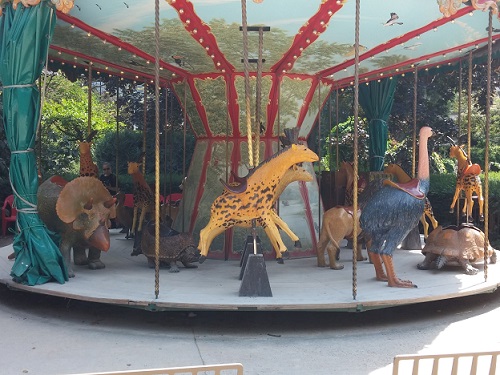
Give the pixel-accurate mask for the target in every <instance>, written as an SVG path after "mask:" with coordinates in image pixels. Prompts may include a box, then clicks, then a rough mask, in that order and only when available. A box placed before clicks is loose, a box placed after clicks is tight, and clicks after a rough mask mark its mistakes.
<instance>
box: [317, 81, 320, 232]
mask: <svg viewBox="0 0 500 375" xmlns="http://www.w3.org/2000/svg"><path fill="white" fill-rule="evenodd" d="M318 156H319V163H318V179H317V180H318V184H319V187H320V189H319V191H318V226H319V227H320V228H321V78H319V79H318Z"/></svg>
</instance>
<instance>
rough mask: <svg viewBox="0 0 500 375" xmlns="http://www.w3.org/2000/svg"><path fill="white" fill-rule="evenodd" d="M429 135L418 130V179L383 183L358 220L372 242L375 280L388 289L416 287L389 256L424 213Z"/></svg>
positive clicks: (422, 129) (424, 128) (428, 132)
mask: <svg viewBox="0 0 500 375" xmlns="http://www.w3.org/2000/svg"><path fill="white" fill-rule="evenodd" d="M432 134H433V133H432V129H431V128H430V127H427V126H425V127H422V128H421V129H420V135H419V149H418V152H419V155H418V178H417V179H412V180H411V181H410V182H408V183H406V184H396V183H394V182H392V181H390V180H385V181H384V184H383V186H382V187H381V188H380V189H379V190H378V191H376V192H375V193H374V194H373V196H372V197H370V199H369V201H368V202H366V205H365V206H364V207H363V210H362V213H361V216H360V226H361V228H362V229H363V231H364V232H365V233H366V234H368V235H369V236H370V237H371V239H372V244H371V247H370V250H369V252H368V255H369V256H370V260H371V262H372V263H373V265H374V267H375V276H376V278H377V280H381V281H387V282H388V285H389V286H391V287H399V288H412V287H416V285H414V284H413V283H412V282H411V281H409V280H401V279H399V278H398V277H397V276H396V273H395V272H394V265H393V262H392V253H393V252H394V250H396V248H397V246H398V245H399V244H400V243H401V242H402V241H403V239H404V238H405V237H406V236H407V235H408V233H409V232H410V231H411V230H412V229H413V228H414V227H415V226H417V225H418V221H419V220H420V217H421V216H422V214H423V213H424V207H425V197H426V195H427V192H428V191H429V186H430V183H429V155H428V151H427V140H428V139H429V137H431V136H432ZM382 264H384V265H385V271H386V272H387V274H386V273H385V272H384V270H383V268H382Z"/></svg>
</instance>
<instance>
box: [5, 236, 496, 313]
mask: <svg viewBox="0 0 500 375" xmlns="http://www.w3.org/2000/svg"><path fill="white" fill-rule="evenodd" d="M118 232H119V230H111V241H112V243H111V248H110V250H109V251H108V252H107V253H103V254H102V256H101V259H102V260H103V262H104V263H105V264H106V268H105V269H102V270H97V271H93V270H90V269H88V268H87V267H78V266H77V267H75V274H76V277H75V278H73V279H70V280H69V281H68V282H66V283H65V284H62V285H61V284H58V283H55V282H52V283H47V284H44V285H39V286H33V287H30V286H25V285H20V284H17V283H15V282H13V281H12V279H11V277H10V276H9V274H10V269H11V267H12V261H10V260H8V259H7V256H8V255H9V254H10V253H11V252H12V246H11V245H8V246H4V247H1V248H0V283H2V284H6V285H8V286H9V287H11V288H13V289H18V290H23V291H28V292H33V293H40V294H46V295H53V296H59V297H63V298H70V299H76V300H84V301H92V302H100V303H106V304H116V305H122V306H129V307H135V308H142V309H147V310H152V311H163V310H189V311H199V310H231V311H234V310H282V311H286V310H295V311H296V310H301V311H353V312H354V311H364V310H370V309H378V308H386V307H392V306H397V305H405V304H414V303H422V302H427V301H435V300H441V299H449V298H458V297H464V296H468V295H472V294H479V293H488V292H493V291H494V290H496V288H497V287H498V286H499V285H500V272H499V271H500V270H499V265H498V264H490V265H488V272H487V274H488V277H487V280H486V281H485V279H484V269H483V265H482V264H477V265H476V267H478V268H479V270H480V272H479V273H478V274H477V275H474V276H469V275H465V274H464V273H463V271H462V269H461V268H460V267H458V266H447V268H446V269H443V270H432V271H422V270H418V269H417V267H416V266H417V264H418V263H419V262H421V261H422V260H423V255H422V254H421V253H420V251H419V250H397V251H396V253H395V254H394V264H395V269H396V272H397V274H398V276H399V277H400V278H402V279H408V280H412V281H413V282H414V283H415V284H416V285H418V288H412V289H400V288H389V287H388V286H387V283H384V282H378V281H376V280H375V278H374V274H375V272H374V269H373V265H372V264H370V263H369V262H368V261H364V262H358V263H357V289H356V299H354V298H353V287H352V260H351V257H352V254H351V251H350V250H348V249H342V251H341V259H340V260H341V262H342V263H344V265H345V268H344V269H343V270H340V271H334V270H331V269H329V268H318V267H317V266H316V258H304V259H290V260H285V263H284V264H277V263H276V262H275V261H272V260H271V261H266V270H267V275H268V278H269V284H270V287H271V291H272V296H271V297H240V296H239V290H240V286H241V283H242V282H241V281H240V280H239V276H240V264H239V262H238V261H220V260H210V259H208V260H206V261H205V262H204V263H203V264H200V265H199V267H198V268H197V269H186V268H184V267H183V266H182V265H180V267H179V268H180V272H179V273H169V272H168V270H166V269H161V270H160V280H159V286H160V289H159V296H158V298H156V297H155V277H154V269H150V268H149V267H148V265H147V260H146V258H145V257H144V256H143V255H140V256H138V257H132V256H130V252H131V249H132V245H133V240H126V239H125V238H124V236H125V235H124V234H121V233H118ZM363 253H364V254H365V255H366V251H365V250H363Z"/></svg>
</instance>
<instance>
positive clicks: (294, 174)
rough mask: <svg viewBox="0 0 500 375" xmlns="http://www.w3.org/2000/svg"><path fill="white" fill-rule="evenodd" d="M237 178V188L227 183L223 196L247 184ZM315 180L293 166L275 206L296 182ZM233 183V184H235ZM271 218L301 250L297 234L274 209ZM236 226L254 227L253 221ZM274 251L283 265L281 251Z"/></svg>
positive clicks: (276, 195)
mask: <svg viewBox="0 0 500 375" xmlns="http://www.w3.org/2000/svg"><path fill="white" fill-rule="evenodd" d="M234 177H235V181H236V182H235V183H236V184H237V185H236V186H235V185H227V184H225V183H223V184H224V187H225V188H226V190H225V191H224V192H223V193H222V194H223V195H228V194H230V193H231V192H236V190H237V188H239V187H241V186H242V185H244V184H246V179H242V178H240V177H238V176H234ZM312 180H313V176H312V175H311V174H310V173H309V172H308V171H306V170H305V169H304V168H303V167H302V166H299V165H297V164H295V165H292V166H291V167H290V168H288V170H287V171H286V172H285V174H284V175H283V177H282V178H281V180H280V182H279V184H278V186H277V188H276V194H275V198H274V201H273V206H274V204H275V202H276V200H277V199H278V198H279V196H280V195H281V193H282V192H283V191H284V190H285V188H286V187H287V186H288V185H289V184H290V183H292V182H294V181H303V182H309V181H312ZM235 183H233V184H235ZM270 213H271V216H272V220H273V222H274V224H275V225H276V226H277V227H279V228H280V229H281V230H282V231H283V232H285V233H286V234H287V235H288V237H290V239H291V240H292V241H293V242H294V246H295V247H296V248H300V247H302V244H301V243H300V238H299V237H298V236H297V235H296V234H295V233H293V231H292V230H291V229H290V227H289V226H288V225H287V223H285V222H284V221H283V219H282V218H280V217H279V215H278V213H277V212H276V210H275V209H274V208H273V209H272V210H271V212H270ZM257 225H260V226H262V227H263V226H264V224H263V223H262V220H260V219H259V220H257ZM235 226H238V227H243V228H251V227H252V221H251V220H249V221H242V222H239V223H237V224H235ZM274 245H276V242H273V246H274ZM274 251H275V253H276V260H277V262H278V263H280V264H283V256H282V253H281V252H280V251H279V249H278V248H277V247H274Z"/></svg>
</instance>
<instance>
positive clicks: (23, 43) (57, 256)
mask: <svg viewBox="0 0 500 375" xmlns="http://www.w3.org/2000/svg"><path fill="white" fill-rule="evenodd" d="M55 23H56V14H55V11H54V9H53V8H52V5H51V4H50V2H49V1H48V0H45V1H42V2H41V3H40V4H39V5H36V6H33V7H26V8H25V7H24V6H23V5H22V4H18V6H17V9H16V10H14V9H13V8H12V4H11V3H7V4H5V9H4V14H3V16H1V17H0V41H1V45H0V80H1V81H2V84H3V109H4V113H3V115H4V126H5V133H6V136H7V142H8V144H9V147H10V150H11V152H12V156H11V161H10V180H11V184H12V188H13V190H14V195H15V204H16V206H17V209H18V214H17V225H18V228H19V232H17V233H16V235H15V237H14V242H13V246H14V251H15V253H16V259H15V262H14V265H13V266H12V270H11V276H12V277H13V279H14V280H15V281H17V282H19V283H23V284H28V285H36V284H43V283H46V282H48V281H57V282H59V283H64V282H65V281H67V280H68V273H67V271H66V267H65V266H64V261H63V258H62V256H61V253H60V251H59V248H58V246H57V245H56V244H55V243H54V241H53V240H52V238H51V237H50V235H49V233H48V231H47V229H46V227H45V225H44V224H43V223H42V221H41V220H40V218H39V217H38V213H37V210H36V206H37V197H36V193H37V189H38V174H37V165H36V157H35V152H34V147H35V137H36V128H37V123H38V116H39V113H40V92H39V90H38V88H37V84H36V83H37V79H38V78H39V77H40V75H41V72H42V69H43V67H44V65H45V60H46V56H47V50H48V48H49V44H50V41H51V39H52V35H53V33H54V26H55Z"/></svg>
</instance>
